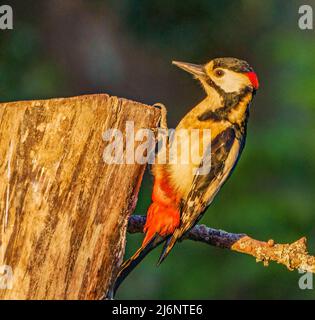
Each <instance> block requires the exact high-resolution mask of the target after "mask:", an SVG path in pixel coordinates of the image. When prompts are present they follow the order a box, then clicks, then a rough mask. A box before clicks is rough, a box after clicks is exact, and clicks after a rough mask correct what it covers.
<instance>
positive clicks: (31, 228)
mask: <svg viewBox="0 0 315 320" xmlns="http://www.w3.org/2000/svg"><path fill="white" fill-rule="evenodd" d="M159 117H160V112H159V110H157V109H156V108H153V107H150V106H147V105H143V104H140V103H136V102H132V101H129V100H125V99H118V98H116V97H110V96H108V95H105V94H99V95H89V96H81V97H74V98H65V99H52V100H42V101H23V102H13V103H4V104H0V159H1V162H0V178H1V182H0V218H1V220H0V225H1V230H0V234H1V236H0V299H99V298H101V297H102V296H103V295H104V291H105V293H106V290H107V289H108V287H109V286H110V284H111V282H112V281H113V279H114V278H115V276H116V273H117V269H118V266H119V264H120V263H121V261H122V259H123V255H124V251H125V241H126V240H125V236H126V228H127V221H128V219H127V218H128V216H129V215H130V213H131V212H132V211H133V210H134V208H135V205H136V202H137V194H138V190H139V186H140V183H141V179H142V175H143V172H144V169H145V165H140V164H122V165H121V164H120V165H107V164H105V162H104V161H103V157H102V155H103V151H104V149H105V146H106V142H105V141H104V140H103V139H102V134H103V133H104V132H105V131H106V129H109V128H117V129H120V130H121V131H122V132H125V123H126V121H127V120H130V121H134V125H135V130H137V129H139V128H143V127H145V128H155V127H156V126H157V124H158V121H159ZM1 273H2V274H1Z"/></svg>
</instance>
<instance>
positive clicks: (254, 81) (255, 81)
mask: <svg viewBox="0 0 315 320" xmlns="http://www.w3.org/2000/svg"><path fill="white" fill-rule="evenodd" d="M246 75H247V77H248V78H249V80H250V82H251V83H252V85H253V87H254V88H255V89H256V90H257V89H258V88H259V81H258V77H257V74H256V73H255V72H247V73H246Z"/></svg>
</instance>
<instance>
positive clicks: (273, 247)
mask: <svg viewBox="0 0 315 320" xmlns="http://www.w3.org/2000/svg"><path fill="white" fill-rule="evenodd" d="M145 221H146V217H145V216H138V215H134V216H131V217H130V218H129V223H128V232H129V233H140V232H143V227H144V224H145ZM186 239H189V240H194V241H200V242H204V243H207V244H209V245H212V246H215V247H220V248H226V249H230V250H233V251H237V252H240V253H245V254H248V255H251V256H253V257H255V258H256V261H257V262H260V261H262V262H263V264H264V266H268V264H269V261H275V262H277V263H279V264H283V265H285V266H286V267H287V268H288V269H289V270H291V271H292V270H295V269H300V270H303V271H308V272H313V273H315V257H314V256H311V255H309V254H308V252H307V246H306V242H307V241H306V238H305V237H303V238H301V239H299V240H297V241H295V242H293V243H291V244H289V243H285V244H280V243H279V244H276V243H274V241H273V240H272V239H271V240H268V241H267V242H265V241H259V240H255V239H253V238H251V237H249V236H247V235H246V234H236V233H229V232H226V231H223V230H217V229H212V228H209V227H206V226H205V225H196V226H195V227H194V228H192V229H191V230H190V231H189V232H188V233H186V234H185V235H184V237H183V239H182V240H186Z"/></svg>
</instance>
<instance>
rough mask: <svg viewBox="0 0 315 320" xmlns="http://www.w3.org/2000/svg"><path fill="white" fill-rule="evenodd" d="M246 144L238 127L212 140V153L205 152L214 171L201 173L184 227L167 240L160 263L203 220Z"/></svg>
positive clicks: (190, 196) (184, 213)
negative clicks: (236, 129)
mask: <svg viewBox="0 0 315 320" xmlns="http://www.w3.org/2000/svg"><path fill="white" fill-rule="evenodd" d="M244 144H245V136H241V138H238V137H237V135H236V131H235V128H234V127H232V126H231V127H229V128H227V129H225V130H224V131H222V132H221V133H220V134H218V135H217V136H216V137H215V138H214V139H213V140H212V142H211V145H209V146H208V148H207V149H208V150H207V151H206V152H205V153H204V157H207V156H209V154H210V155H211V167H210V170H208V171H209V172H208V173H207V174H201V173H202V172H198V171H197V174H196V175H195V177H194V179H193V183H192V186H191V189H190V192H189V193H188V196H187V199H186V201H185V202H184V203H183V205H182V208H181V224H180V226H179V227H178V228H177V229H175V231H174V233H173V235H172V236H170V238H169V239H168V240H167V241H166V243H165V246H164V249H163V252H162V254H161V257H160V260H159V263H161V262H162V261H163V260H164V259H165V258H166V256H167V255H168V253H169V252H170V251H171V249H172V248H173V246H174V245H175V243H176V241H177V240H178V239H180V238H181V237H182V235H183V234H184V233H185V232H187V231H188V230H189V229H191V228H192V227H193V226H194V225H195V224H196V223H197V221H198V220H199V219H200V218H201V217H202V215H203V213H204V212H205V211H206V209H207V208H208V206H209V205H210V203H211V202H212V200H213V199H214V197H215V195H216V194H217V193H218V191H219V190H220V188H221V187H222V185H223V184H224V182H225V181H226V180H227V179H228V177H229V176H230V175H231V173H232V172H233V169H234V168H235V165H236V164H237V161H238V159H239V157H240V154H241V152H242V150H243V147H244ZM210 150H211V151H210ZM209 151H210V152H209ZM203 164H204V161H203V163H201V165H200V168H201V167H204V166H203ZM198 173H199V174H198Z"/></svg>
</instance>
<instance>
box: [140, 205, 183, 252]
mask: <svg viewBox="0 0 315 320" xmlns="http://www.w3.org/2000/svg"><path fill="white" fill-rule="evenodd" d="M179 222H180V214H179V211H178V210H177V209H175V208H174V207H171V206H165V205H163V204H160V203H157V202H152V203H151V205H150V207H149V209H148V214H147V221H146V224H145V226H144V229H143V230H144V232H146V236H145V238H144V240H143V243H142V247H145V246H146V245H147V244H148V243H149V242H150V240H151V239H152V237H153V236H154V235H155V234H156V233H158V234H159V235H160V236H166V235H169V234H172V233H173V232H174V230H175V228H177V227H178V226H179Z"/></svg>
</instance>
